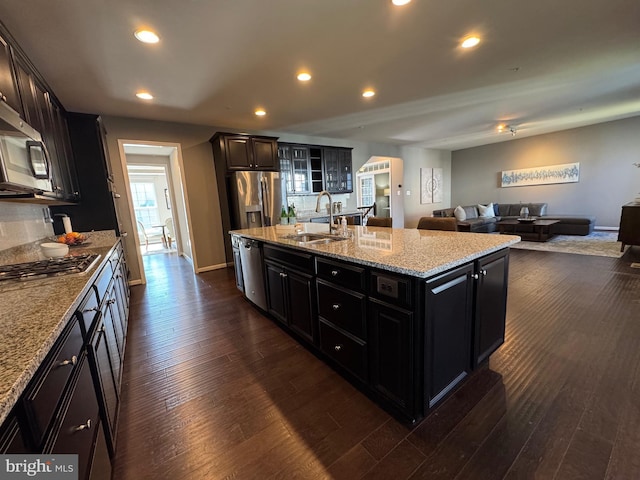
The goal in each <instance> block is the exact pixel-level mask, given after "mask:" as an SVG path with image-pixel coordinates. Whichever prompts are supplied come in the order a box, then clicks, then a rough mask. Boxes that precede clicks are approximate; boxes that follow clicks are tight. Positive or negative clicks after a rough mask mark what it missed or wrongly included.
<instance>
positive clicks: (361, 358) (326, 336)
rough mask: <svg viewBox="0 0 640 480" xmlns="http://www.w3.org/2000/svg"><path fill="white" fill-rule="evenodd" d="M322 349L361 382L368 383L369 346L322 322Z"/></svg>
mask: <svg viewBox="0 0 640 480" xmlns="http://www.w3.org/2000/svg"><path fill="white" fill-rule="evenodd" d="M320 348H321V349H322V351H323V352H324V353H326V354H327V355H328V356H329V357H331V358H332V359H334V360H335V361H336V362H338V363H339V364H340V365H341V366H343V367H344V368H346V369H347V370H349V371H350V372H351V373H353V374H354V375H355V376H356V377H358V378H359V379H360V380H362V381H364V382H366V381H367V346H366V344H365V343H363V342H360V341H358V340H357V339H355V338H353V337H350V336H349V335H347V334H345V333H343V332H341V331H339V330H338V329H336V328H333V327H332V326H331V325H328V324H327V323H325V322H323V321H322V320H320Z"/></svg>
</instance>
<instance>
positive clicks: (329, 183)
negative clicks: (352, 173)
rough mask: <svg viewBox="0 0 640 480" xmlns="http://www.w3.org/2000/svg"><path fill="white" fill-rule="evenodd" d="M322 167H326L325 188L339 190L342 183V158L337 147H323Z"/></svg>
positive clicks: (332, 191) (332, 190) (329, 190)
mask: <svg viewBox="0 0 640 480" xmlns="http://www.w3.org/2000/svg"><path fill="white" fill-rule="evenodd" d="M322 167H323V168H324V189H325V190H327V191H328V192H331V193H335V192H338V187H339V185H340V159H339V156H338V150H337V149H335V148H323V149H322Z"/></svg>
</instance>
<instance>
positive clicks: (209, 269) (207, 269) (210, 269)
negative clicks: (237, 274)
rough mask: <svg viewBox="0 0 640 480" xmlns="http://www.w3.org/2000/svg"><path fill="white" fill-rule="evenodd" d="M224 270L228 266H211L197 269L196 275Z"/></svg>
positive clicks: (220, 264) (222, 264) (223, 264)
mask: <svg viewBox="0 0 640 480" xmlns="http://www.w3.org/2000/svg"><path fill="white" fill-rule="evenodd" d="M222 268H227V264H226V263H219V264H218V265H209V266H207V267H201V268H198V269H196V273H203V272H210V271H212V270H220V269H222Z"/></svg>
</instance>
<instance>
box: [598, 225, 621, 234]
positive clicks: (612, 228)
mask: <svg viewBox="0 0 640 480" xmlns="http://www.w3.org/2000/svg"><path fill="white" fill-rule="evenodd" d="M593 229H594V230H595V231H596V232H617V231H618V230H620V227H600V226H598V225H596V226H595V227H593Z"/></svg>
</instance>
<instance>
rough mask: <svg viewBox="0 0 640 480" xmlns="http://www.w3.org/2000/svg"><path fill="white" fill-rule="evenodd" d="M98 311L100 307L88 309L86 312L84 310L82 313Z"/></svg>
mask: <svg viewBox="0 0 640 480" xmlns="http://www.w3.org/2000/svg"><path fill="white" fill-rule="evenodd" d="M98 310H99V308H98V307H91V308H87V309H85V310H82V313H89V312H97V311H98Z"/></svg>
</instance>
